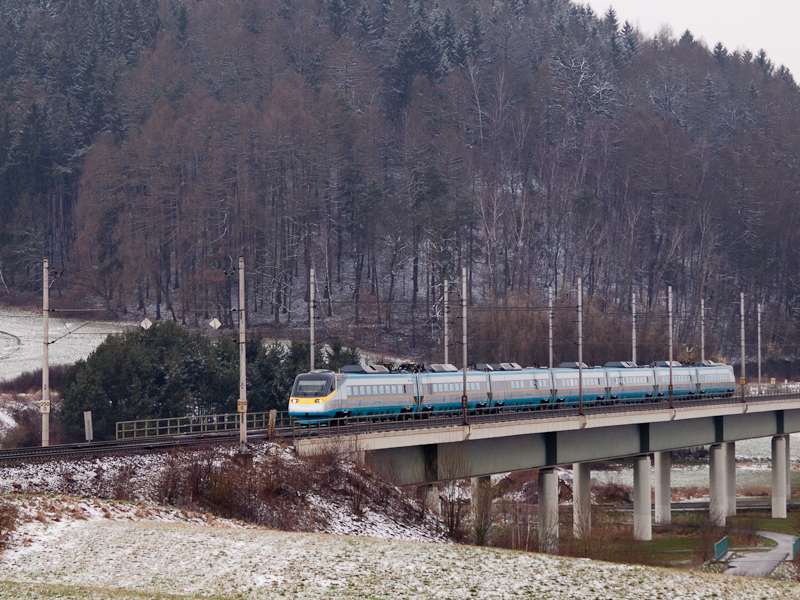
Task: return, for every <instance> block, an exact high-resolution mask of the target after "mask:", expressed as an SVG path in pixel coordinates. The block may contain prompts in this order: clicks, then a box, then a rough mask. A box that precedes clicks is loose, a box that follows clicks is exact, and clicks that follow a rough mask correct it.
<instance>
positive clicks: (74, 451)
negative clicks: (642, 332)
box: [0, 428, 292, 464]
mask: <svg viewBox="0 0 800 600" xmlns="http://www.w3.org/2000/svg"><path fill="white" fill-rule="evenodd" d="M291 434H292V431H291V429H290V428H282V429H279V430H276V431H275V437H289V436H291ZM266 438H267V431H266V430H254V431H250V432H248V434H247V439H248V442H255V441H261V440H264V439H266ZM238 443H239V433H238V432H225V433H206V434H197V435H176V436H170V437H161V438H143V439H135V440H110V441H102V442H81V443H78V444H58V445H54V446H43V447H41V446H37V447H33V448H13V449H9V450H0V464H2V463H13V462H29V461H44V460H52V459H61V458H86V457H88V456H93V455H103V454H114V453H117V454H136V453H141V452H150V451H162V450H169V449H171V448H185V447H195V446H203V445H210V444H214V445H219V444H231V445H234V444H237V445H238Z"/></svg>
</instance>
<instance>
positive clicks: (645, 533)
mask: <svg viewBox="0 0 800 600" xmlns="http://www.w3.org/2000/svg"><path fill="white" fill-rule="evenodd" d="M650 491H651V487H650V455H649V454H645V455H644V456H637V457H636V458H634V459H633V539H635V540H640V541H649V540H652V539H653V522H652V518H651V513H650Z"/></svg>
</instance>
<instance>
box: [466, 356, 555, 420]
mask: <svg viewBox="0 0 800 600" xmlns="http://www.w3.org/2000/svg"><path fill="white" fill-rule="evenodd" d="M475 368H476V369H477V370H479V371H485V372H487V373H488V376H489V382H490V388H491V406H492V408H496V409H506V410H509V409H512V410H515V409H523V408H534V407H539V406H543V405H549V404H551V403H552V401H553V390H552V388H553V384H552V378H551V376H550V371H549V370H548V369H532V368H529V369H523V368H522V367H520V366H519V365H518V364H517V363H501V364H478V365H476V366H475Z"/></svg>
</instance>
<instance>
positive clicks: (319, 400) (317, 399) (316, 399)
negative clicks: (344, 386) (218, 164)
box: [314, 398, 322, 404]
mask: <svg viewBox="0 0 800 600" xmlns="http://www.w3.org/2000/svg"><path fill="white" fill-rule="evenodd" d="M321 402H322V398H314V403H315V404H320V403H321Z"/></svg>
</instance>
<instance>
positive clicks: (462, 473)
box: [294, 392, 800, 553]
mask: <svg viewBox="0 0 800 600" xmlns="http://www.w3.org/2000/svg"><path fill="white" fill-rule="evenodd" d="M541 412H542V413H543V414H538V413H537V414H533V413H531V412H528V413H522V412H520V413H512V414H510V415H504V419H503V420H495V419H473V420H471V422H470V423H469V424H463V423H461V422H460V420H457V419H452V418H451V421H450V422H449V423H444V424H443V423H432V424H431V426H425V425H424V424H423V425H422V426H419V425H416V426H414V427H408V428H403V427H399V428H394V429H380V430H372V429H370V428H352V427H349V426H348V427H336V426H330V427H328V428H327V430H326V431H325V432H324V435H313V436H296V438H295V442H294V444H295V448H296V450H297V452H298V454H299V455H301V456H303V455H306V456H307V455H312V454H315V453H319V452H324V451H325V448H326V447H330V446H331V445H335V446H336V447H337V448H338V449H340V450H341V449H345V450H347V451H350V452H354V453H356V454H358V455H359V456H361V457H362V458H363V459H364V460H365V462H367V463H368V464H370V465H371V466H372V467H374V468H376V469H377V470H378V471H380V472H383V473H384V474H386V475H390V476H391V477H393V478H394V479H395V480H396V481H398V482H400V483H402V484H431V483H433V482H436V481H442V480H449V479H461V478H466V477H471V478H473V489H474V486H476V485H486V484H487V483H488V481H489V477H490V476H491V475H493V474H497V473H505V472H509V471H516V470H523V469H539V479H538V483H539V528H540V533H539V544H540V550H541V551H543V552H551V553H553V552H556V551H557V548H558V478H557V474H556V471H555V468H556V467H564V466H570V465H571V466H572V469H573V477H574V480H573V485H574V488H573V496H574V500H573V510H574V518H573V526H574V533H575V535H576V536H578V537H583V536H586V535H588V534H589V533H590V531H591V495H590V464H591V463H592V462H593V461H598V460H610V459H620V458H633V465H634V469H633V474H634V528H633V530H634V538H635V539H637V540H649V539H651V537H652V523H653V521H655V523H658V524H667V523H670V521H671V501H670V468H671V466H670V452H671V451H672V450H677V449H681V448H687V447H692V446H705V445H710V477H709V478H710V481H709V490H710V504H709V511H710V516H711V520H712V522H713V523H714V524H715V525H720V526H723V525H724V524H725V519H726V517H728V516H733V515H735V514H736V460H735V444H736V442H737V441H739V440H745V439H750V438H759V437H767V436H771V437H772V516H773V518H786V512H787V511H786V507H787V499H788V497H789V491H790V479H789V475H790V461H789V434H790V433H797V432H800V393H798V392H794V393H788V394H787V393H784V394H774V395H761V396H747V397H745V398H729V399H724V400H716V401H715V402H713V403H710V402H709V401H701V402H675V403H674V404H673V406H672V407H669V406H668V405H666V403H665V402H663V401H662V402H654V403H651V404H635V405H626V406H615V407H589V408H586V409H584V411H583V413H582V414H581V413H580V412H578V411H577V410H576V409H574V410H571V411H570V410H565V411H552V412H548V411H541ZM651 459H653V465H654V471H655V473H654V475H655V477H654V478H653V479H654V482H655V506H654V510H652V508H653V505H651V494H652V489H651ZM478 496H479V497H481V495H478ZM485 496H486V495H483V496H482V497H485ZM488 501H490V499H489V500H488ZM653 513H654V517H653Z"/></svg>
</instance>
